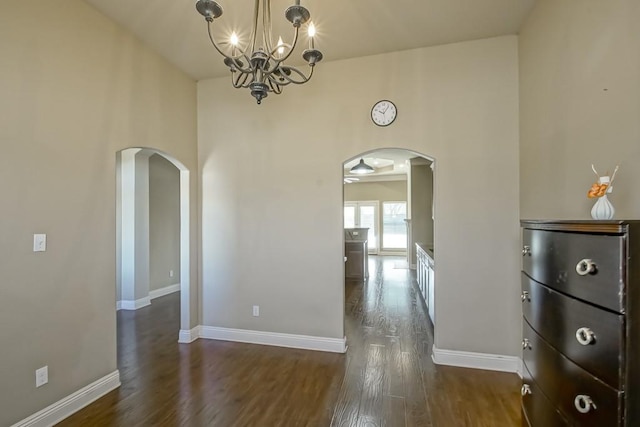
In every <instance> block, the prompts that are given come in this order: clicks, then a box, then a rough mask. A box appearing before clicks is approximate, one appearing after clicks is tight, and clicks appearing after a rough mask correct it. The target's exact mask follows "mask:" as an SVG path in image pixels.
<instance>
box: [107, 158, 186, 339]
mask: <svg viewBox="0 0 640 427" xmlns="http://www.w3.org/2000/svg"><path fill="white" fill-rule="evenodd" d="M116 169H117V170H116V177H117V185H116V251H117V253H116V296H117V309H123V310H137V309H139V308H142V307H145V306H147V305H149V304H151V300H152V299H153V298H155V297H161V296H165V295H168V294H170V293H173V292H177V291H179V292H180V296H179V300H180V304H179V307H180V332H179V338H178V339H179V341H180V342H190V341H192V339H191V337H190V333H189V330H190V323H191V312H190V302H189V301H190V289H191V277H190V249H189V248H190V238H189V229H190V224H189V211H190V206H189V205H190V200H189V186H190V184H189V180H190V176H189V170H188V169H187V168H186V167H185V166H184V165H183V164H182V163H181V162H180V161H178V160H177V159H175V158H174V157H172V156H171V155H169V154H167V153H164V152H161V151H159V150H156V149H151V148H128V149H125V150H122V151H120V152H118V153H117V154H116ZM154 170H155V171H158V172H157V176H158V177H162V176H164V178H158V179H157V180H158V182H157V183H154V182H150V181H156V179H153V176H154V172H153V171H154ZM163 170H164V172H163ZM150 177H151V178H152V179H150ZM168 193H170V194H168ZM171 199H174V200H171ZM175 199H177V200H175ZM167 200H169V202H167ZM167 203H169V205H168V204H167ZM150 208H151V209H155V210H159V211H160V212H153V214H161V215H156V216H155V218H157V219H154V218H153V214H150ZM154 229H155V230H162V232H163V233H164V234H166V230H168V229H170V230H172V231H173V232H171V233H170V234H171V235H167V236H166V237H165V238H163V239H162V241H163V242H164V243H162V244H163V245H166V246H169V247H168V248H167V247H163V248H159V247H157V246H156V247H153V249H152V244H155V243H157V242H159V241H160V240H158V239H155V234H157V233H153V234H151V235H150V230H152V231H153V230H154ZM152 256H153V257H152ZM152 258H153V259H152ZM156 258H157V259H156ZM152 265H153V267H154V268H153V270H152V269H151V266H152ZM159 270H162V271H161V272H158V271H159ZM161 278H162V279H161Z"/></svg>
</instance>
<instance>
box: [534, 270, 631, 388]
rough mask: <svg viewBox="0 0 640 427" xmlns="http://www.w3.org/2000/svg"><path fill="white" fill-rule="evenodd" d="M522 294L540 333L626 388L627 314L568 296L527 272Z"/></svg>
mask: <svg viewBox="0 0 640 427" xmlns="http://www.w3.org/2000/svg"><path fill="white" fill-rule="evenodd" d="M522 296H523V298H522V300H523V302H522V313H523V315H524V318H525V319H526V321H527V322H529V324H530V325H531V327H532V328H533V329H534V330H535V331H536V332H537V333H538V334H540V336H542V337H543V338H544V339H545V340H546V341H547V342H548V343H549V344H551V346H553V347H555V348H556V349H557V350H558V351H560V352H561V353H562V354H564V355H565V356H567V357H568V358H569V359H571V360H572V361H573V362H575V363H576V364H577V365H579V366H581V367H582V368H584V369H585V370H587V371H589V372H590V373H591V374H593V375H595V376H596V377H598V378H600V379H601V380H603V381H604V382H606V383H607V384H609V385H610V386H612V387H613V388H615V389H618V390H621V389H622V380H623V378H621V377H622V375H621V373H622V368H623V367H624V351H623V350H624V316H623V315H620V314H616V313H613V312H611V311H607V310H604V309H602V308H599V307H596V306H593V305H591V304H587V303H585V302H582V301H580V300H577V299H575V298H571V297H568V296H566V295H564V294H562V293H560V292H557V291H554V290H553V289H550V288H548V287H546V286H544V285H541V284H539V283H537V282H535V281H534V280H531V279H530V278H529V277H528V276H527V275H526V274H522ZM591 334H593V335H591ZM523 339H529V337H528V336H527V335H523ZM522 346H523V349H524V350H523V351H524V352H527V351H530V350H529V348H528V346H527V344H526V342H525V341H523V343H522Z"/></svg>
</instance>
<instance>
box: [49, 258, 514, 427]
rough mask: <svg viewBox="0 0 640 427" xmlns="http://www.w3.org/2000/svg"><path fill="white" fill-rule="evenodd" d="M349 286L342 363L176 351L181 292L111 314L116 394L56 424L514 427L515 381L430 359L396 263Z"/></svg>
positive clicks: (241, 349) (272, 352)
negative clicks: (117, 373)
mask: <svg viewBox="0 0 640 427" xmlns="http://www.w3.org/2000/svg"><path fill="white" fill-rule="evenodd" d="M369 264H370V279H369V281H368V284H365V285H363V284H361V283H360V284H358V283H352V282H350V283H347V284H346V287H345V293H346V307H345V310H346V318H345V329H346V334H347V340H348V345H349V349H348V352H347V354H346V355H343V354H333V353H322V352H314V351H304V350H295V349H286V348H278V347H268V346H259V345H251V344H241V343H231V342H223V341H212V340H202V339H201V340H197V341H195V342H194V343H192V344H190V345H185V344H178V343H177V342H176V336H177V332H178V329H179V299H180V298H179V293H175V294H171V295H168V296H166V297H162V298H159V299H156V300H154V301H153V304H152V305H151V306H148V307H145V308H143V309H140V310H138V311H136V312H128V311H119V312H118V313H117V316H118V344H119V346H118V367H119V369H120V375H121V381H122V386H121V387H120V388H119V389H118V390H114V391H113V392H111V393H109V394H108V395H106V396H105V397H103V398H102V399H100V400H98V401H97V402H95V403H93V404H92V405H89V406H88V407H87V408H85V409H83V410H81V411H80V412H78V413H76V414H75V415H73V416H72V417H70V418H68V419H67V420H65V421H63V422H62V423H60V424H59V425H60V426H127V427H129V426H195V427H199V426H203V427H204V426H220V427H232V426H256V427H271V426H283V427H289V426H291V427H298V426H309V427H324V426H330V425H331V426H345V427H346V426H349V427H352V426H354V427H355V426H363V427H365V426H366V427H374V426H389V427H391V426H402V427H410V426H436V427H455V426H486V427H500V426H505V427H507V426H518V425H519V424H520V409H519V400H520V399H519V384H520V380H519V378H518V377H517V376H516V375H514V374H505V373H497V372H488V371H477V370H470V369H462V368H453V367H446V366H438V367H436V366H435V365H434V364H433V362H432V361H431V356H430V354H431V346H432V344H433V333H432V329H431V327H430V325H429V324H428V323H427V317H426V315H425V313H424V307H423V306H422V305H421V302H420V300H419V299H417V295H418V294H417V290H416V288H415V286H414V285H412V283H411V280H413V278H412V273H411V272H410V270H408V269H406V268H405V262H404V258H401V257H371V258H370V262H369Z"/></svg>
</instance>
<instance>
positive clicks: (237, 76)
mask: <svg viewBox="0 0 640 427" xmlns="http://www.w3.org/2000/svg"><path fill="white" fill-rule="evenodd" d="M253 81H254V79H253V75H252V74H250V73H238V72H232V73H231V83H232V84H233V87H234V88H236V89H246V88H248V87H249V85H250V84H251V83H253Z"/></svg>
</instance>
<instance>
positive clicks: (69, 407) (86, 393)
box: [12, 371, 120, 427]
mask: <svg viewBox="0 0 640 427" xmlns="http://www.w3.org/2000/svg"><path fill="white" fill-rule="evenodd" d="M118 387H120V373H119V372H118V371H114V372H112V373H110V374H109V375H106V376H104V377H102V378H100V379H99V380H97V381H94V382H92V383H91V384H89V385H88V386H86V387H83V388H81V389H80V390H78V391H76V392H75V393H72V394H70V395H69V396H67V397H65V398H63V399H61V400H58V401H57V402H56V403H54V404H53V405H49V406H47V407H46V408H44V409H43V410H41V411H38V412H36V413H35V414H33V415H31V416H30V417H27V418H25V419H24V420H22V421H18V422H17V423H15V424H14V425H13V426H12V427H49V426H52V425H54V424H56V423H58V422H60V421H62V420H63V419H65V418H67V417H68V416H70V415H71V414H73V413H75V412H78V411H79V410H80V409H82V408H84V407H85V406H87V405H88V404H90V403H92V402H93V401H95V400H97V399H99V398H101V397H102V396H104V395H105V394H107V393H109V392H110V391H111V390H114V389H116V388H118Z"/></svg>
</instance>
